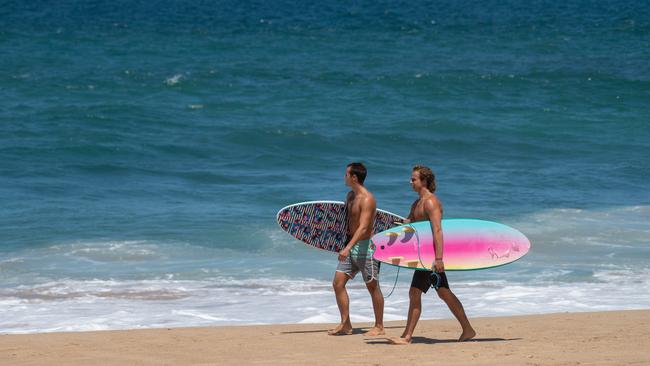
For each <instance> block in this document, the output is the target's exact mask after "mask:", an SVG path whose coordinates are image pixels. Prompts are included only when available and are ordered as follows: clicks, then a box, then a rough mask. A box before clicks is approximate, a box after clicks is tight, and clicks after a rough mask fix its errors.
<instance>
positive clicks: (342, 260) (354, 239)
mask: <svg viewBox="0 0 650 366" xmlns="http://www.w3.org/2000/svg"><path fill="white" fill-rule="evenodd" d="M366 172H367V171H366V168H365V167H364V166H363V164H361V163H351V164H349V165H348V166H347V168H346V170H345V184H346V185H347V186H348V187H350V189H351V191H350V192H349V193H348V196H347V199H346V206H347V211H348V232H347V235H348V239H349V240H348V243H347V245H346V246H345V248H343V249H341V251H340V252H339V264H338V267H337V268H336V272H335V273H334V281H333V282H332V286H333V287H334V293H335V294H336V303H337V305H338V306H339V312H340V313H341V323H340V324H339V325H338V326H337V327H335V328H334V329H332V330H330V331H329V332H328V334H329V335H350V334H352V323H350V298H349V297H348V291H347V290H346V288H345V285H346V284H347V282H348V280H350V279H352V278H354V276H355V275H356V274H357V273H359V272H361V275H362V276H363V280H364V282H365V283H366V287H367V288H368V292H370V296H371V297H372V307H373V309H374V312H375V326H374V327H373V328H372V329H370V330H369V331H367V332H366V333H365V335H367V336H377V335H382V334H385V332H384V323H383V319H384V296H383V295H382V293H381V289H380V288H379V283H378V276H379V262H377V261H375V260H374V259H373V258H372V249H370V246H369V245H370V237H371V236H372V228H373V223H374V222H375V214H376V210H377V203H376V202H375V198H374V197H373V196H372V194H371V193H370V192H369V191H368V190H367V189H366V187H364V186H363V181H364V180H365V179H366Z"/></svg>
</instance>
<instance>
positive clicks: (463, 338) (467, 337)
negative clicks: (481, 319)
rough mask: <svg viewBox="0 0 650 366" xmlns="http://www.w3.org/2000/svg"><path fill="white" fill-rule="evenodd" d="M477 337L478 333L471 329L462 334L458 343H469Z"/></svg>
mask: <svg viewBox="0 0 650 366" xmlns="http://www.w3.org/2000/svg"><path fill="white" fill-rule="evenodd" d="M475 335H476V332H475V331H474V329H471V328H470V329H469V330H464V331H463V334H461V335H460V337H459V338H458V342H465V341H469V340H470V339H472V338H474V336H475Z"/></svg>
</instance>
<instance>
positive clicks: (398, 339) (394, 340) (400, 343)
mask: <svg viewBox="0 0 650 366" xmlns="http://www.w3.org/2000/svg"><path fill="white" fill-rule="evenodd" d="M386 339H388V343H390V344H394V345H398V346H405V345H407V344H411V340H410V339H407V338H403V337H392V338H386Z"/></svg>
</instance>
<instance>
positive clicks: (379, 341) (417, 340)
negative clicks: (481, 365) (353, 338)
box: [366, 337, 522, 344]
mask: <svg viewBox="0 0 650 366" xmlns="http://www.w3.org/2000/svg"><path fill="white" fill-rule="evenodd" d="M521 339H522V338H510V339H505V338H473V339H470V340H469V341H465V342H464V343H472V342H508V341H518V340H521ZM366 343H367V344H392V343H391V342H390V341H389V340H388V338H368V339H367V340H366ZM438 343H458V340H457V339H435V338H427V337H413V339H412V340H411V344H438Z"/></svg>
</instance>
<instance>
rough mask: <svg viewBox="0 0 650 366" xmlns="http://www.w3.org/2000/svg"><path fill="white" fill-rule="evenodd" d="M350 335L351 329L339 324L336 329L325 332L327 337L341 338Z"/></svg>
mask: <svg viewBox="0 0 650 366" xmlns="http://www.w3.org/2000/svg"><path fill="white" fill-rule="evenodd" d="M350 334H352V327H346V326H344V325H342V324H339V325H338V326H337V327H336V328H334V329H330V330H328V331H327V335H331V336H342V335H350Z"/></svg>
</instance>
